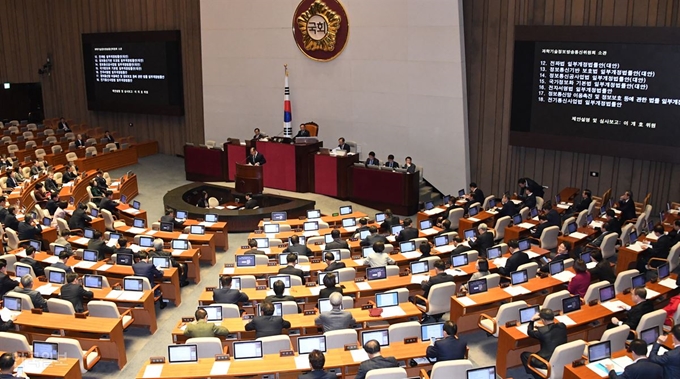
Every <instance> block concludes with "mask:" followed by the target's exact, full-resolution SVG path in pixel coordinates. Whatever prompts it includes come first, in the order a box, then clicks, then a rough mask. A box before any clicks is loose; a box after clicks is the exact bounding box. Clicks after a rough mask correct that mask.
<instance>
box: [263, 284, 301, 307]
mask: <svg viewBox="0 0 680 379" xmlns="http://www.w3.org/2000/svg"><path fill="white" fill-rule="evenodd" d="M272 290H273V291H274V294H273V295H268V296H267V297H265V298H264V301H269V302H272V303H273V302H279V301H295V297H294V296H291V295H286V294H285V291H286V285H285V284H284V283H283V281H281V280H277V281H275V282H274V284H273V285H272Z"/></svg>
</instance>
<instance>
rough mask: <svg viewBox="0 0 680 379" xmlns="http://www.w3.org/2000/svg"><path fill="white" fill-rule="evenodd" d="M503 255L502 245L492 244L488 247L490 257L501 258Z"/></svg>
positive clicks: (487, 255) (487, 253)
mask: <svg viewBox="0 0 680 379" xmlns="http://www.w3.org/2000/svg"><path fill="white" fill-rule="evenodd" d="M502 255H503V250H502V249H501V247H500V246H491V247H490V248H488V249H486V257H487V258H488V259H496V258H500V257H501V256H502Z"/></svg>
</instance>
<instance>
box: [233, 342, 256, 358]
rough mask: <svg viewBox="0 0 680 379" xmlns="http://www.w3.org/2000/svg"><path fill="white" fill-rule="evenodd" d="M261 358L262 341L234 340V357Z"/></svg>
mask: <svg viewBox="0 0 680 379" xmlns="http://www.w3.org/2000/svg"><path fill="white" fill-rule="evenodd" d="M248 358H262V341H246V342H234V359H248Z"/></svg>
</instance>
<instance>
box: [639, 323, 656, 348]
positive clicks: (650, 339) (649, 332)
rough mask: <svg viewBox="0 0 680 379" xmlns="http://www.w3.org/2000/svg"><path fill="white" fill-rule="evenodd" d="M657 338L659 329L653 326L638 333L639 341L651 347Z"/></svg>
mask: <svg viewBox="0 0 680 379" xmlns="http://www.w3.org/2000/svg"><path fill="white" fill-rule="evenodd" d="M658 338H659V327H658V326H653V327H651V328H649V329H645V330H643V331H641V332H640V339H641V340H643V341H645V342H647V345H651V344H653V343H654V342H656V340H657V339H658Z"/></svg>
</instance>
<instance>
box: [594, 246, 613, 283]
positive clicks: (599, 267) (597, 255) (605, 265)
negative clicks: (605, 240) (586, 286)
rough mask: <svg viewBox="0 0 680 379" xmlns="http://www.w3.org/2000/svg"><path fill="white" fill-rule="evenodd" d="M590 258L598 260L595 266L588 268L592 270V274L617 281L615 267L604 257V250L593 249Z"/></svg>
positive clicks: (610, 280) (611, 281) (601, 278)
mask: <svg viewBox="0 0 680 379" xmlns="http://www.w3.org/2000/svg"><path fill="white" fill-rule="evenodd" d="M590 258H591V259H592V260H594V261H596V262H597V264H596V265H595V267H593V268H591V269H590V270H588V271H589V272H590V276H591V277H592V276H595V277H597V278H599V279H600V280H606V281H608V282H609V283H611V284H614V282H615V281H616V274H615V273H614V269H613V268H612V265H611V264H610V263H609V261H608V260H606V259H604V257H602V252H600V251H599V250H596V251H593V252H592V253H591V254H590Z"/></svg>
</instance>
